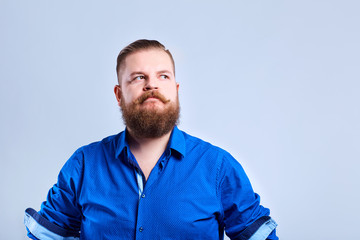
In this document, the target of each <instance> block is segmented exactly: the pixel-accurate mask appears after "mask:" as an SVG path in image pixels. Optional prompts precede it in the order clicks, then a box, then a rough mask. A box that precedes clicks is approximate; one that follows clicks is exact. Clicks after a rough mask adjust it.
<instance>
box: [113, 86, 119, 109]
mask: <svg viewBox="0 0 360 240" xmlns="http://www.w3.org/2000/svg"><path fill="white" fill-rule="evenodd" d="M114 93H115V97H116V100H117V102H118V105H119V107H120V105H121V87H120V85H115V87H114Z"/></svg>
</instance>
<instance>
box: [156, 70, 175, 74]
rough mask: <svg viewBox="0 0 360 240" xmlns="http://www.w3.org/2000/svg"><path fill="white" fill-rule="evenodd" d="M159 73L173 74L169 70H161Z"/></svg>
mask: <svg viewBox="0 0 360 240" xmlns="http://www.w3.org/2000/svg"><path fill="white" fill-rule="evenodd" d="M157 73H167V74H172V72H171V71H169V70H161V71H158V72H157Z"/></svg>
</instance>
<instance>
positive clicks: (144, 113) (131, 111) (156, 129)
mask: <svg viewBox="0 0 360 240" xmlns="http://www.w3.org/2000/svg"><path fill="white" fill-rule="evenodd" d="M149 97H155V98H157V99H159V100H160V101H161V102H163V103H164V105H165V108H163V109H156V108H142V107H141V105H142V104H143V103H144V101H145V100H146V99H148V98H149ZM120 107H121V108H120V110H121V112H122V118H123V120H124V124H125V125H126V126H127V127H128V128H129V130H130V132H131V133H132V134H134V135H135V136H136V137H140V138H157V137H161V136H163V135H165V134H167V133H169V132H170V131H171V130H172V129H173V128H174V126H175V125H176V124H178V121H179V116H180V104H179V98H178V97H177V98H176V101H175V102H173V103H172V102H170V100H167V99H166V98H165V97H164V96H163V95H162V94H160V93H159V92H157V91H149V92H145V93H144V94H143V95H141V96H140V97H139V98H138V99H136V100H135V101H133V102H131V103H129V104H126V103H125V102H124V101H121V105H120Z"/></svg>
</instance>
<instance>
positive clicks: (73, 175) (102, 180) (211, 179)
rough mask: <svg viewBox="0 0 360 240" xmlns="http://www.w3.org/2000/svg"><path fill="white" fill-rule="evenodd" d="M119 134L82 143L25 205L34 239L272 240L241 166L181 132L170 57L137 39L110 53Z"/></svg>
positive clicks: (267, 220) (263, 210)
mask: <svg viewBox="0 0 360 240" xmlns="http://www.w3.org/2000/svg"><path fill="white" fill-rule="evenodd" d="M116 70H117V76H118V83H119V85H116V86H115V88H114V92H115V96H116V99H117V101H118V104H119V106H120V109H121V111H122V116H123V120H124V123H125V125H126V129H125V131H123V132H121V133H119V134H117V135H114V136H110V137H107V138H105V139H103V140H102V141H100V142H96V143H92V144H90V145H88V146H84V147H81V148H79V149H78V150H77V151H76V152H75V153H74V154H73V155H72V156H71V158H70V159H69V160H68V161H67V162H66V164H65V165H64V167H63V168H62V170H61V171H60V174H59V177H58V182H57V184H55V185H54V186H53V188H52V189H50V191H49V194H48V196H47V201H46V202H44V203H43V204H42V206H41V210H40V211H39V212H36V211H35V210H33V209H27V210H26V212H25V225H26V227H27V229H28V232H29V234H28V236H29V237H30V238H32V239H41V240H43V239H66V240H70V239H79V238H80V239H91V240H93V239H94V240H98V239H110V240H113V239H150V240H152V239H223V238H224V229H225V232H226V234H227V235H228V236H229V237H230V238H231V239H251V240H260V239H261V240H264V239H271V240H273V239H278V238H277V237H276V234H275V227H276V223H275V222H274V221H273V220H272V219H271V218H270V217H269V210H268V209H266V208H264V207H262V206H261V205H260V198H259V196H258V195H257V194H255V193H254V192H253V190H252V187H251V185H250V182H249V180H248V178H247V176H246V174H245V172H244V170H243V169H242V167H241V166H240V164H239V163H238V162H237V161H236V160H235V159H234V158H233V157H232V156H231V155H230V154H229V153H227V152H226V151H224V150H222V149H220V148H218V147H215V146H212V145H211V144H209V143H207V142H204V141H202V140H200V139H198V138H195V137H192V136H190V135H188V134H186V133H185V132H182V131H180V130H179V129H178V128H177V126H176V123H177V120H178V118H179V100H178V90H179V84H178V83H177V82H176V81H175V64H174V61H173V58H172V56H171V53H170V52H169V51H168V50H166V49H165V47H164V46H163V45H162V44H161V43H159V42H157V41H154V40H138V41H135V42H133V43H131V44H130V45H128V46H127V47H125V48H124V49H123V50H122V51H121V52H120V54H119V56H118V59H117V67H116Z"/></svg>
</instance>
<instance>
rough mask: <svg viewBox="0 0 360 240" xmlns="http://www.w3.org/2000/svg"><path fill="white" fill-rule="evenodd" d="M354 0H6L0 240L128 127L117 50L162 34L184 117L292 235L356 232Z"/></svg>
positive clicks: (0, 22) (17, 235)
mask: <svg viewBox="0 0 360 240" xmlns="http://www.w3.org/2000/svg"><path fill="white" fill-rule="evenodd" d="M359 7H360V4H359V2H358V1H355V0H354V1H346V0H343V1H331V0H328V1H325V0H323V1H319V0H312V1H309V0H301V1H300V0H298V1H280V0H274V1H240V0H238V1H235V0H234V1H208V0H207V1H190V0H188V1H139V0H136V1H120V0H117V1H115V0H112V1H110V0H109V1H90V0H87V1H68V0H66V1H49V0H42V1H36V0H35V1H26V0H22V1H16V0H1V1H0V31H1V36H0V94H1V95H0V112H1V118H0V132H1V134H0V149H1V153H0V154H1V155H0V156H1V167H0V187H1V191H0V193H1V197H0V203H1V205H0V206H1V211H0V212H1V214H0V239H25V237H24V235H25V229H24V227H23V224H22V221H23V220H22V219H23V213H24V210H25V208H26V207H30V206H31V207H34V208H36V209H39V207H40V204H41V202H42V201H43V200H44V199H45V197H46V194H47V191H48V189H49V188H50V187H51V186H52V185H53V184H54V183H55V181H56V178H57V174H58V172H59V170H60V168H61V166H62V165H63V164H64V162H65V161H66V160H67V158H68V157H69V156H70V155H71V154H72V153H73V152H74V151H75V150H76V149H77V148H78V147H80V146H82V145H85V144H88V143H90V142H92V141H96V140H100V139H102V138H103V137H105V136H107V135H111V134H115V133H117V132H119V131H121V130H122V129H123V125H122V121H121V116H120V113H119V111H118V107H117V105H116V101H115V97H114V96H113V90H112V89H113V86H114V85H115V83H116V75H115V71H114V69H115V59H116V56H117V54H118V51H119V50H120V49H121V48H122V47H124V46H125V45H127V44H128V43H130V42H132V41H134V40H136V39H139V38H149V39H158V40H160V41H162V42H163V43H164V44H165V45H166V46H167V47H168V48H169V49H170V50H171V51H172V52H173V54H174V56H175V60H176V64H177V80H178V81H179V82H180V85H181V86H180V101H181V107H182V112H181V113H182V114H181V115H182V116H181V124H180V128H181V129H183V130H185V131H187V132H189V133H190V134H192V135H196V136H198V137H201V138H203V139H205V140H208V141H210V142H212V143H213V144H216V145H219V146H220V147H223V148H225V149H226V150H228V151H229V152H230V153H232V154H233V155H234V156H235V157H236V158H237V159H238V160H239V161H240V162H241V163H242V165H243V166H244V168H245V169H246V171H247V173H248V175H249V177H250V179H251V180H252V183H253V187H254V189H255V190H256V191H257V192H258V193H260V195H261V197H262V203H263V204H264V205H265V206H267V207H269V208H271V211H272V216H273V217H274V218H275V219H276V220H277V222H278V224H279V227H278V235H279V236H280V238H281V239H289V240H290V239H291V240H303V239H307V240H319V239H327V240H339V239H355V238H356V237H357V236H358V231H357V224H358V215H359V213H360V211H359V210H360V209H359V202H360V193H359V189H360V188H359V187H360V186H359V185H360V179H359V167H360V165H359V160H360V147H359V145H360V111H359V100H360V96H359V90H360V83H359V80H360V73H359V66H360V57H359V56H360V47H359V42H360V34H359V21H360V17H359Z"/></svg>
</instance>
